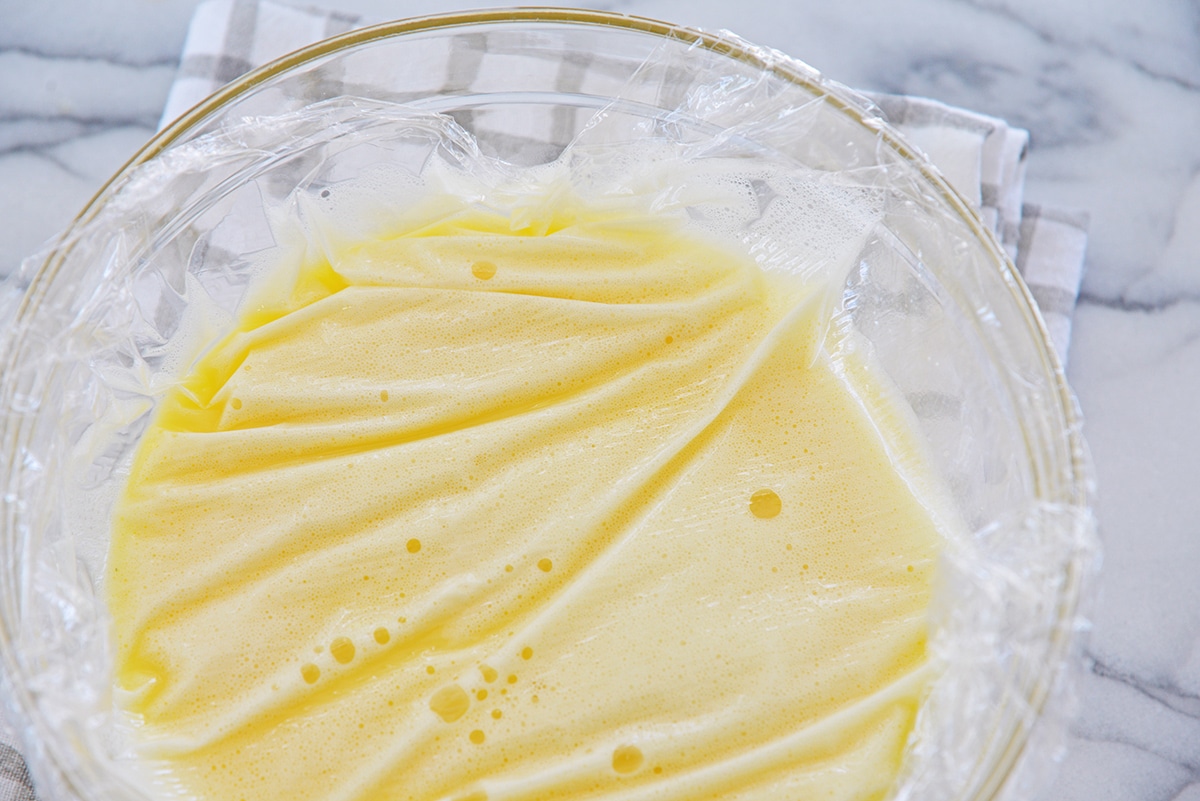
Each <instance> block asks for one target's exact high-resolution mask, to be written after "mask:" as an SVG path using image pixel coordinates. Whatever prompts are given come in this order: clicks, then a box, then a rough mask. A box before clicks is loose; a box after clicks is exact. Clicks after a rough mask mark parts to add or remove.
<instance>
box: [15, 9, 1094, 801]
mask: <svg viewBox="0 0 1200 801" xmlns="http://www.w3.org/2000/svg"><path fill="white" fill-rule="evenodd" d="M640 25H641V24H640V23H638V24H637V25H634V24H632V23H623V24H622V25H617V26H613V27H604V26H591V25H580V24H565V23H536V22H533V21H529V20H526V21H524V22H519V21H518V22H492V23H487V24H478V25H475V26H473V27H470V28H469V29H467V30H461V29H460V30H455V29H452V28H450V29H439V28H436V27H435V28H431V29H427V30H424V31H417V32H410V33H408V34H406V36H401V37H398V38H390V37H388V36H386V35H384V34H383V33H380V34H376V35H374V36H373V37H372V36H367V37H362V36H359V37H358V38H356V39H353V40H347V43H346V44H344V45H343V46H342V47H341V48H340V49H337V48H335V49H334V50H333V51H327V52H321V53H317V54H316V55H314V56H311V57H310V58H309V59H308V60H307V61H304V62H300V63H298V64H297V65H294V66H292V67H290V68H289V69H284V70H276V71H275V73H274V74H272V75H270V76H268V77H267V78H266V79H265V80H262V81H260V82H258V83H257V84H254V85H250V86H245V87H243V88H242V89H240V90H239V91H240V94H236V95H234V96H231V97H228V98H226V99H225V101H224V103H223V105H221V106H218V107H215V108H210V109H208V110H207V115H206V116H204V115H198V114H197V115H194V116H193V118H191V119H189V120H187V121H185V123H184V124H180V125H177V126H176V127H175V128H174V129H171V130H169V131H168V132H167V134H166V135H165V137H163V138H160V139H159V140H157V141H156V143H153V144H152V148H153V149H154V150H156V151H157V152H156V153H155V154H154V155H152V156H151V155H150V154H149V153H147V154H144V156H145V157H143V158H142V159H140V160H138V161H135V163H134V164H133V165H132V166H131V167H129V168H127V169H126V170H124V171H123V172H122V173H121V174H119V175H118V176H117V178H116V179H115V180H114V182H113V183H112V184H111V185H110V186H109V187H108V188H107V189H106V190H105V191H104V192H103V193H102V194H101V196H100V197H99V198H98V199H97V200H96V201H95V202H94V203H93V204H92V205H91V206H90V207H89V208H88V210H87V211H85V212H84V214H83V215H82V216H81V217H80V218H79V219H78V220H77V222H76V223H75V224H74V225H73V226H72V227H71V229H70V230H69V231H67V232H66V233H65V234H64V235H63V236H62V237H61V238H60V239H59V240H57V241H55V242H54V243H52V245H51V246H50V248H49V249H48V250H47V251H46V252H44V253H42V254H38V255H37V256H35V257H33V258H31V259H29V260H28V261H27V262H26V263H25V264H24V266H23V268H22V270H21V271H20V272H19V273H18V274H17V275H16V276H15V277H14V278H13V280H12V285H11V286H10V287H8V290H9V291H8V293H7V294H6V295H0V299H2V298H7V300H0V302H2V303H5V304H7V305H6V306H5V308H4V309H3V310H0V319H4V320H6V321H7V320H12V321H13V322H12V323H11V324H10V325H7V326H6V327H5V328H4V330H3V331H2V332H0V337H2V339H0V358H2V362H0V365H2V367H0V371H2V373H0V375H2V377H3V406H4V408H5V410H6V413H5V417H4V419H3V423H2V428H0V443H2V446H0V457H2V458H3V460H4V467H3V470H2V475H3V480H4V482H5V486H4V504H3V522H2V523H0V526H2V536H3V539H2V545H3V559H2V565H0V570H2V580H0V622H2V634H3V658H4V668H5V669H4V673H5V682H6V685H5V688H4V689H5V697H6V698H7V699H8V702H9V713H10V716H12V717H14V718H15V719H16V720H17V721H19V723H20V728H21V730H22V734H23V737H24V744H25V753H26V755H27V757H28V759H29V762H30V765H31V769H32V771H33V774H34V776H35V778H36V780H37V782H38V786H39V791H40V792H41V794H42V797H43V798H46V799H60V798H61V799H65V798H97V799H99V798H105V799H118V798H120V799H124V798H131V799H132V798H143V797H146V795H145V792H144V790H143V789H142V788H141V786H140V781H139V779H138V770H139V769H140V768H139V766H138V764H137V761H136V759H132V758H131V757H130V754H131V751H132V747H131V742H132V733H131V732H130V731H128V730H127V728H126V724H125V723H123V722H122V718H121V716H120V715H119V714H117V713H116V712H115V711H114V708H113V699H112V694H111V689H110V688H111V685H112V678H111V659H112V654H111V645H110V642H109V634H108V626H107V623H106V612H105V609H104V602H103V598H104V596H103V589H102V587H100V586H99V583H100V581H101V580H102V577H103V575H104V564H105V559H106V553H107V543H108V531H109V520H110V517H111V512H112V507H113V503H114V500H115V498H116V497H117V494H118V493H119V491H120V488H121V486H122V480H123V477H124V475H126V474H127V470H128V466H129V463H130V460H131V458H132V454H133V451H134V449H135V447H136V446H137V443H138V441H139V436H140V434H141V433H142V432H143V431H144V430H145V428H146V426H147V425H148V424H149V422H150V419H151V417H152V414H153V412H154V409H155V404H156V400H157V399H158V398H160V397H162V395H163V393H164V392H165V391H166V390H167V389H168V388H170V387H171V386H173V385H174V383H175V382H177V381H178V379H179V378H180V377H181V376H182V375H183V374H185V373H186V371H187V369H188V367H189V365H191V364H193V363H194V361H195V360H196V359H197V358H198V356H199V355H201V354H202V353H203V352H204V349H205V348H206V347H207V346H208V345H210V344H211V343H212V342H214V341H215V340H217V339H219V338H220V337H221V336H222V335H224V334H226V333H228V332H229V330H230V329H231V327H232V326H233V324H234V320H235V317H236V314H237V310H238V309H239V304H240V303H242V302H243V298H244V297H245V296H246V293H247V292H248V291H249V290H250V289H251V288H252V287H253V286H254V285H255V281H256V279H259V278H261V277H262V276H263V275H265V274H269V273H270V272H271V271H272V270H274V269H278V265H280V264H283V263H287V262H288V260H289V259H292V260H294V259H295V258H296V257H297V256H298V253H299V251H303V250H305V249H317V250H319V249H321V248H329V247H334V246H335V245H336V243H335V242H332V240H334V239H338V238H341V239H343V240H345V241H352V240H353V239H354V238H355V237H359V236H370V235H371V234H372V232H373V231H376V230H379V228H380V227H381V226H384V227H386V226H388V225H395V224H396V222H397V221H398V220H406V221H408V222H409V223H415V222H417V220H418V217H420V215H425V217H420V218H421V219H425V218H426V217H427V218H430V219H433V218H436V215H437V213H438V207H437V203H438V198H443V199H444V198H446V197H456V198H459V199H465V201H466V202H468V203H472V204H476V205H479V206H481V207H487V208H493V209H500V210H503V211H505V212H506V213H510V214H512V215H513V219H514V225H515V224H517V222H518V221H519V222H523V223H524V222H528V221H529V220H537V219H538V218H539V215H540V214H543V213H544V212H545V205H546V204H547V203H553V202H554V199H555V198H556V197H559V196H561V193H563V192H570V193H573V194H575V195H578V196H580V197H583V198H585V199H586V200H587V201H588V202H589V203H592V204H605V203H608V204H615V205H619V204H622V203H625V204H628V203H630V202H631V201H630V199H631V198H633V199H636V200H637V202H642V203H645V204H646V205H647V207H650V208H654V209H655V210H656V212H658V213H661V214H663V215H667V216H675V217H679V218H681V219H687V220H688V221H689V224H690V225H695V226H697V227H698V228H700V229H702V230H704V231H705V232H707V233H708V234H712V235H716V236H719V237H722V238H723V239H725V240H727V241H728V242H730V243H731V244H734V245H736V246H738V247H741V248H743V249H745V250H746V251H747V252H748V253H750V254H751V255H752V256H753V258H754V259H755V260H756V261H757V262H758V263H759V264H760V265H761V266H762V267H763V268H764V269H766V270H768V271H770V270H783V271H789V272H792V273H794V274H796V275H799V276H801V277H803V278H804V279H805V280H810V281H813V282H821V283H822V284H824V285H826V286H828V287H831V290H830V291H829V292H828V311H827V335H826V340H825V348H826V349H827V351H828V352H829V353H830V355H831V357H832V358H833V360H834V361H835V362H837V360H838V359H839V358H840V356H839V354H845V353H849V352H851V351H853V352H855V353H858V354H859V355H860V356H861V357H862V358H865V359H867V360H868V361H869V362H870V363H871V364H873V365H874V366H875V367H876V368H878V369H879V370H880V371H882V372H883V373H885V374H886V375H887V376H888V377H889V379H890V380H891V381H892V382H893V383H894V389H895V394H896V397H897V398H899V399H902V402H901V403H900V406H901V407H902V410H903V413H904V414H905V415H906V416H907V417H908V418H909V419H910V420H911V421H912V425H913V426H914V427H915V428H916V430H917V431H918V432H919V435H920V436H921V438H922V439H923V440H924V442H925V443H926V446H927V448H926V452H927V456H928V459H929V461H930V463H931V464H932V465H933V467H934V469H935V472H936V473H937V475H938V477H939V481H938V483H939V484H940V486H941V491H944V492H945V494H946V497H947V498H948V499H949V500H948V508H950V509H952V514H953V517H954V520H953V521H951V522H948V523H947V525H945V526H944V529H945V531H947V532H948V541H947V542H946V545H945V552H944V558H943V564H942V565H941V571H940V575H941V577H942V578H941V584H940V586H939V588H938V594H937V598H936V600H935V603H934V607H933V610H932V615H933V617H932V632H933V633H932V638H931V649H932V651H933V653H934V657H935V659H936V661H937V664H938V666H939V669H940V677H939V678H938V679H937V680H936V681H935V682H934V684H933V686H932V688H931V690H930V692H929V694H928V697H927V698H926V699H925V701H924V705H923V707H922V709H921V712H920V715H919V718H918V723H917V728H916V732H915V735H914V737H913V740H912V742H911V743H910V748H909V753H908V755H907V758H906V763H905V768H904V772H903V775H902V777H901V783H900V785H899V786H898V787H897V788H896V790H895V792H894V797H895V798H897V799H921V800H922V801H932V800H933V799H968V798H970V799H976V798H977V799H989V798H1023V797H1026V793H1027V792H1028V791H1029V790H1030V789H1031V788H1033V787H1036V786H1038V784H1039V782H1042V781H1043V780H1044V778H1045V776H1046V772H1047V770H1048V769H1049V768H1051V767H1052V766H1053V763H1054V760H1055V757H1056V755H1057V753H1058V750H1057V749H1058V748H1059V747H1060V741H1061V738H1062V735H1063V733H1064V731H1065V726H1066V720H1067V718H1066V716H1067V714H1068V713H1069V698H1070V692H1069V686H1068V684H1069V682H1068V681H1067V679H1068V677H1069V673H1070V670H1071V669H1072V667H1073V665H1075V664H1076V653H1075V642H1076V640H1077V635H1078V632H1079V630H1080V628H1081V627H1082V626H1083V617H1082V616H1081V613H1080V603H1081V601H1082V600H1084V599H1086V593H1085V589H1086V586H1085V585H1086V583H1087V578H1088V575H1089V573H1090V571H1091V570H1092V567H1093V563H1094V552H1095V545H1094V531H1093V522H1092V518H1091V513H1090V506H1089V497H1088V493H1089V492H1090V485H1089V474H1088V467H1087V464H1086V456H1085V454H1084V452H1083V446H1082V441H1081V438H1080V432H1079V421H1078V416H1077V413H1076V412H1075V409H1074V407H1073V401H1072V399H1071V397H1070V395H1069V393H1068V392H1067V391H1066V389H1065V385H1064V383H1063V380H1062V376H1061V370H1060V369H1059V367H1058V366H1057V364H1056V363H1055V361H1054V358H1053V356H1052V355H1051V354H1050V348H1049V347H1048V345H1047V344H1046V340H1045V337H1044V334H1043V331H1042V330H1041V329H1040V327H1039V323H1038V321H1037V317H1036V315H1035V313H1034V312H1033V311H1032V304H1031V301H1030V300H1029V298H1028V296H1027V294H1026V293H1025V292H1024V290H1023V289H1022V287H1021V286H1020V284H1019V280H1018V279H1017V278H1016V276H1015V272H1014V270H1013V269H1012V268H1011V266H1010V265H1008V264H1007V263H1006V262H1005V261H1004V259H1003V257H1002V256H1001V255H1000V254H1001V251H1000V249H999V248H998V246H997V245H996V243H995V242H994V241H993V240H992V239H991V237H990V235H989V234H987V233H986V232H984V231H983V229H982V226H981V225H980V224H979V222H978V221H977V219H975V218H974V217H973V216H972V215H971V214H970V212H968V211H967V209H966V207H965V205H964V204H963V202H962V201H961V200H960V199H959V198H958V197H957V196H956V195H955V194H954V193H953V191H952V190H950V189H949V188H948V186H947V185H946V184H945V183H944V182H943V181H941V180H940V179H939V178H938V177H937V175H936V173H935V172H934V171H933V170H932V169H931V168H930V167H929V166H928V165H927V164H925V163H923V162H922V161H921V160H920V158H919V156H917V155H915V154H914V153H912V152H911V151H910V150H909V149H908V148H907V147H906V146H905V145H904V144H903V142H902V141H901V140H900V139H899V138H898V137H897V135H896V134H895V133H894V132H892V131H890V129H888V128H887V127H886V126H885V125H884V124H883V123H882V122H881V121H880V120H879V119H877V118H876V117H875V116H874V115H873V113H872V111H871V109H870V107H869V106H868V105H867V104H865V103H864V102H863V101H861V100H860V99H858V98H856V97H855V96H853V95H852V94H851V93H849V92H848V91H847V90H844V89H842V88H840V87H837V86H834V85H831V84H829V83H827V82H825V81H824V80H823V79H821V78H820V77H819V76H817V75H816V74H815V73H813V72H812V71H811V70H809V69H808V68H807V67H804V66H803V65H801V64H798V63H797V62H794V61H791V60H789V59H787V58H785V57H783V56H780V55H778V54H775V53H772V52H767V51H764V50H760V49H756V48H753V47H751V46H748V45H746V44H744V43H742V42H740V41H737V40H734V39H732V38H730V37H720V38H715V37H699V36H697V35H695V34H692V33H688V32H675V33H674V34H671V35H670V36H665V37H664V36H662V35H661V34H662V31H653V30H650V31H646V30H638V29H637V28H638V27H639V26H640ZM464 52H470V53H472V54H473V55H474V57H475V62H474V63H475V65H476V72H475V74H474V76H473V77H472V78H471V79H469V80H465V81H462V80H458V79H454V80H450V81H449V82H448V83H444V84H442V85H432V84H429V81H430V78H429V77H428V76H430V75H433V74H438V70H437V68H436V67H435V66H432V65H435V64H438V63H442V62H446V61H452V60H454V59H462V58H464ZM330 53H332V54H330ZM581 53H586V54H587V57H586V58H584V59H580V58H579V57H578V56H579V54H581ZM564 64H568V65H573V66H571V68H569V69H564V68H563V65H564ZM381 65H382V66H381ZM453 73H454V71H453V70H450V71H448V72H447V73H446V74H447V75H452V74H453ZM564 76H566V77H567V79H569V80H566V81H564ZM427 84H428V85H427ZM564 84H569V85H564ZM556 193H559V194H556ZM414 215H416V216H414ZM298 249H299V250H298ZM299 255H302V253H299ZM847 381H852V378H850V377H847Z"/></svg>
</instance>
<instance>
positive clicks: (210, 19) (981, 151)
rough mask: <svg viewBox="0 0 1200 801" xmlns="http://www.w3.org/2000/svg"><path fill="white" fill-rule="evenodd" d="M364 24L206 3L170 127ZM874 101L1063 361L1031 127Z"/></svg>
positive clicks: (1056, 252)
mask: <svg viewBox="0 0 1200 801" xmlns="http://www.w3.org/2000/svg"><path fill="white" fill-rule="evenodd" d="M397 10H398V11H401V10H402V8H400V7H398V9H397ZM631 10H632V11H636V8H635V9H631ZM365 22H367V21H364V20H362V19H360V18H359V17H356V16H353V15H348V14H343V13H340V12H337V11H321V10H316V9H309V8H297V7H293V6H288V5H284V4H281V3H277V2H274V1H273V0H207V2H204V3H202V4H201V5H200V6H199V7H197V9H196V13H195V16H194V17H193V18H192V26H191V29H190V30H189V32H188V38H187V42H186V43H185V45H184V52H183V59H182V62H181V63H180V66H179V76H178V78H177V79H176V81H175V85H174V86H173V87H172V89H171V94H170V96H169V97H168V98H167V105H166V108H165V109H164V111H163V116H162V125H166V124H167V123H169V122H170V121H171V120H173V119H175V118H176V117H177V116H179V115H180V114H182V113H183V112H185V111H187V110H188V109H189V108H191V107H192V106H193V105H195V104H196V103H199V102H200V101H201V100H203V99H204V98H206V97H208V95H210V94H211V93H212V92H214V91H216V90H217V89H219V88H220V87H221V86H222V85H224V84H226V83H228V82H229V81H231V80H233V79H234V78H236V77H238V76H239V75H241V74H242V73H244V72H248V71H249V70H251V69H253V68H254V67H257V66H259V65H261V64H265V63H266V62H268V61H271V60H272V59H275V58H278V57H279V56H282V55H284V54H285V53H289V52H291V51H293V50H296V49H298V48H301V47H304V46H305V45H308V44H311V43H313V42H315V41H317V40H319V39H323V38H326V37H328V36H332V35H334V34H337V33H342V32H344V31H348V30H351V29H352V28H355V27H357V26H358V25H360V24H364V23H365ZM478 62H479V60H478V59H475V60H471V59H466V60H465V62H464V61H463V60H456V61H455V62H454V63H453V64H452V63H450V62H447V64H446V70H445V72H446V74H445V75H444V76H443V79H444V83H445V84H447V85H449V84H451V83H454V84H455V85H459V86H461V85H464V81H465V84H466V85H469V82H470V78H471V76H470V75H466V76H464V75H462V74H461V73H462V67H463V66H464V63H465V64H466V65H467V66H468V67H469V66H470V65H471V64H472V63H473V64H475V65H476V66H478ZM569 66H570V65H566V68H569ZM869 97H870V99H871V100H872V101H874V102H875V103H876V105H878V106H879V108H880V109H881V110H882V112H883V114H884V116H885V117H886V118H887V119H888V120H889V121H890V122H892V124H893V125H895V126H896V127H897V128H899V129H900V131H901V132H902V133H903V134H904V135H905V136H906V137H907V138H908V139H909V141H910V142H912V143H913V144H914V145H916V146H917V147H919V148H921V149H922V150H924V151H925V153H926V154H927V155H928V156H929V158H930V159H931V160H932V161H933V163H934V164H936V165H937V166H938V168H939V169H941V171H942V174H943V175H945V176H946V178H947V180H949V181H950V183H951V184H953V185H954V187H955V188H956V189H958V190H959V192H961V193H962V195H963V196H964V197H965V198H966V199H967V200H968V201H970V202H971V203H972V204H973V205H974V206H975V208H976V210H978V211H979V213H980V216H981V217H982V218H983V221H984V222H985V223H986V224H988V225H990V226H991V227H992V230H993V231H994V232H995V233H996V236H997V237H998V238H999V240H1000V241H1001V243H1002V244H1003V245H1004V247H1005V249H1006V250H1007V251H1008V255H1009V256H1010V257H1011V258H1012V259H1013V261H1014V262H1015V263H1016V266H1017V269H1018V270H1019V271H1020V272H1021V275H1022V276H1023V277H1024V279H1025V283H1026V284H1027V285H1028V286H1029V289H1030V291H1031V293H1032V294H1033V297H1034V300H1036V301H1037V303H1038V306H1039V307H1040V308H1041V312H1042V317H1043V319H1044V320H1045V321H1046V326H1047V328H1048V329H1049V332H1050V336H1051V338H1052V340H1053V342H1054V346H1055V348H1056V349H1057V351H1058V355H1059V357H1060V358H1061V359H1062V361H1063V362H1064V363H1065V362H1066V356H1067V346H1068V343H1069V342H1070V337H1071V317H1072V315H1073V314H1074V311H1075V301H1076V298H1077V296H1078V294H1079V284H1080V281H1081V280H1082V278H1083V264H1084V250H1085V247H1086V245H1087V215H1086V214H1084V213H1082V212H1077V211H1066V210H1060V209H1052V208H1048V207H1045V206H1040V205H1037V204H1031V203H1025V202H1024V193H1025V156H1026V153H1027V151H1028V146H1029V133H1028V132H1027V131H1024V130H1021V129H1019V128H1013V127H1011V126H1009V125H1008V123H1006V122H1005V121H1004V120H1001V119H997V118H995V117H988V116H985V115H983V114H976V113H975V112H972V111H966V110H964V109H960V108H954V107H952V106H947V105H944V104H942V103H939V102H937V101H935V100H927V99H925V98H919V97H908V96H901V95H869ZM0 801H2V799H0Z"/></svg>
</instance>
